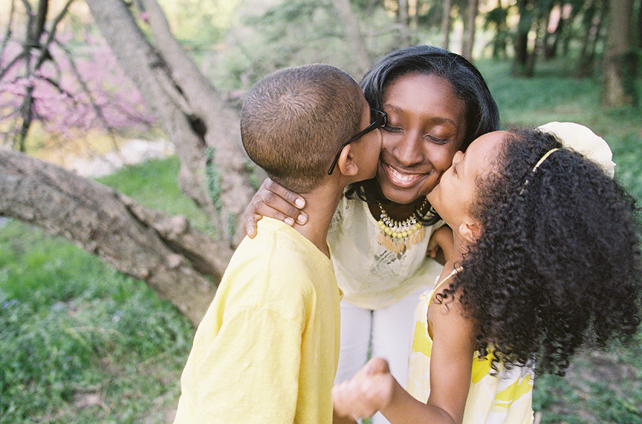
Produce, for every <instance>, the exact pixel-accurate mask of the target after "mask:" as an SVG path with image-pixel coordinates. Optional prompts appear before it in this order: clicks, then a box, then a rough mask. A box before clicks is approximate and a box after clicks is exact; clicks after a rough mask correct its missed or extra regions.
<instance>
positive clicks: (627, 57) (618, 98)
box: [602, 0, 638, 107]
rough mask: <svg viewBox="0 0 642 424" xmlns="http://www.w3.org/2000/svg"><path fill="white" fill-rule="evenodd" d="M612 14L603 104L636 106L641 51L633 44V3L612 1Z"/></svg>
mask: <svg viewBox="0 0 642 424" xmlns="http://www.w3.org/2000/svg"><path fill="white" fill-rule="evenodd" d="M609 11H610V14H609V24H608V35H607V45H606V52H605V57H604V61H605V64H604V90H603V95H602V102H603V103H604V105H606V106H615V107H621V106H628V105H634V104H637V101H638V98H637V93H636V89H635V77H636V68H637V52H636V51H635V50H634V49H633V43H632V42H631V39H632V32H631V30H632V27H631V20H632V16H633V0H611V1H610V7H609Z"/></svg>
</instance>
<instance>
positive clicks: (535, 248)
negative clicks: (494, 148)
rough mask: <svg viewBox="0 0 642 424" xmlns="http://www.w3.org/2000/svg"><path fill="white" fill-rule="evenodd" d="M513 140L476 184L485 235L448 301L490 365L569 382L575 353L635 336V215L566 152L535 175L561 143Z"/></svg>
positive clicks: (516, 134)
mask: <svg viewBox="0 0 642 424" xmlns="http://www.w3.org/2000/svg"><path fill="white" fill-rule="evenodd" d="M510 132H511V134H510V135H509V136H508V137H507V138H506V140H505V142H504V144H503V146H502V148H501V151H500V152H499V155H498V160H497V162H496V164H495V167H494V171H493V172H491V173H490V175H489V176H488V177H484V178H483V179H480V180H479V181H478V182H479V195H478V198H477V200H476V202H475V204H474V205H472V207H471V210H470V212H471V214H472V216H474V217H476V218H477V219H478V220H479V222H480V223H481V225H482V228H483V230H482V234H481V236H480V238H479V240H478V242H477V243H476V244H475V245H474V246H472V247H471V248H470V249H469V251H468V252H467V253H466V255H465V256H464V260H463V263H462V264H461V265H462V267H463V269H462V270H461V272H459V273H458V274H457V275H456V277H455V278H454V279H453V284H452V285H451V287H450V290H448V292H447V294H446V297H450V296H448V294H450V295H451V296H452V295H453V294H454V293H455V292H457V293H458V295H460V296H459V298H460V301H461V303H462V306H463V307H464V310H465V311H467V312H468V313H469V314H470V317H471V318H472V319H473V320H474V321H475V322H476V323H477V326H478V327H477V328H478V334H477V342H478V348H479V352H480V354H481V356H486V354H487V353H488V352H489V351H491V350H492V352H493V359H492V360H493V362H494V363H493V365H494V366H495V365H496V362H498V361H499V362H502V363H503V364H505V365H507V366H509V367H510V366H511V365H520V366H523V365H526V364H532V365H533V366H534V368H535V370H536V372H538V373H556V374H559V375H563V374H564V372H565V369H566V368H567V367H568V365H569V359H570V357H571V356H572V355H573V354H574V353H575V352H576V350H577V349H578V348H579V347H581V346H583V345H590V346H597V347H603V346H605V345H606V344H607V342H609V341H610V340H612V339H619V340H622V341H628V340H629V339H630V338H631V336H632V335H633V334H635V333H636V331H637V329H638V326H639V324H640V314H641V312H640V306H641V305H640V302H641V280H642V272H641V264H640V247H639V242H640V240H639V238H638V237H639V215H638V212H639V211H638V209H637V208H636V206H635V200H634V199H633V198H632V197H631V196H630V195H629V194H627V192H626V191H625V190H624V189H623V188H622V186H621V185H620V184H618V182H617V181H615V180H614V179H612V178H610V177H608V176H607V175H606V174H605V173H604V172H603V170H602V169H601V168H600V167H599V166H598V165H597V164H595V163H594V162H591V161H589V160H587V159H585V158H584V157H583V156H582V155H580V154H579V153H576V152H573V151H571V150H569V149H564V148H561V149H559V150H558V151H555V152H554V153H553V154H551V155H550V156H549V157H548V158H547V159H546V160H545V161H544V162H542V164H541V165H540V166H539V167H538V168H537V169H536V170H535V171H533V166H534V165H535V163H537V161H538V160H539V159H540V158H541V157H542V156H543V155H544V154H545V153H546V152H547V151H549V150H550V149H552V148H555V147H561V145H560V143H559V141H558V140H557V139H556V138H555V136H553V135H551V134H549V133H543V132H540V131H538V130H517V129H514V130H511V131H510ZM526 180H528V183H526ZM450 298H451V299H453V298H456V297H450Z"/></svg>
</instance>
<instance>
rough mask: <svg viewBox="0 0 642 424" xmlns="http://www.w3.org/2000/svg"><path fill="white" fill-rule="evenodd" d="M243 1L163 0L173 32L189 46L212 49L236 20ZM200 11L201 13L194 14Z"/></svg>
mask: <svg viewBox="0 0 642 424" xmlns="http://www.w3.org/2000/svg"><path fill="white" fill-rule="evenodd" d="M239 3H241V0H160V1H159V4H160V5H161V6H162V7H163V11H164V12H165V15H166V16H167V19H168V20H169V22H170V25H171V27H172V30H173V33H174V35H175V36H176V38H178V39H179V40H180V41H181V43H182V44H183V46H184V47H185V48H187V49H191V50H193V49H195V48H209V47H210V46H211V45H212V44H214V43H217V42H220V41H222V40H223V36H224V35H225V33H226V31H227V30H228V29H229V27H230V26H231V25H232V24H234V23H236V19H237V18H236V16H235V15H234V11H235V9H236V7H237V6H238V5H239ZM195 11H198V13H195Z"/></svg>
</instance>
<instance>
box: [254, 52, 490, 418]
mask: <svg viewBox="0 0 642 424" xmlns="http://www.w3.org/2000/svg"><path fill="white" fill-rule="evenodd" d="M361 87H362V89H363V91H364V94H365V96H366V99H367V100H368V103H370V107H372V108H375V109H378V110H382V111H383V112H385V113H386V114H387V118H388V120H387V123H386V125H385V126H384V127H383V131H382V135H383V147H382V151H381V155H380V160H379V167H378V172H377V176H376V178H374V179H371V180H368V181H365V182H362V183H358V184H354V185H352V186H351V187H349V188H348V190H346V192H345V195H344V196H343V198H342V199H341V202H340V204H339V207H338V208H337V212H336V213H335V216H334V219H333V223H332V226H331V228H330V232H329V234H328V244H329V246H330V250H331V252H332V261H333V264H334V268H335V273H336V276H337V281H338V283H339V287H340V288H341V289H342V290H343V293H344V297H343V300H342V302H341V355H340V358H339V366H338V371H337V377H336V379H335V382H337V383H338V382H341V381H344V380H346V379H349V378H351V377H352V376H353V375H354V374H355V373H356V372H357V371H358V370H359V369H360V368H361V367H362V365H363V364H364V363H365V362H366V360H367V357H368V352H369V349H370V348H371V353H372V355H373V356H375V355H377V356H383V357H386V358H388V359H389V361H390V367H391V370H392V374H393V375H394V376H395V377H396V378H397V380H398V381H400V382H401V383H402V384H404V383H405V381H406V379H407V368H408V354H409V347H410V340H411V333H412V328H413V322H414V318H413V316H414V315H413V314H414V310H415V307H416V305H417V303H418V301H419V294H420V293H422V292H424V291H425V290H426V286H427V285H430V284H432V282H433V281H434V280H435V278H436V277H437V276H438V275H439V273H440V272H441V269H442V266H441V264H440V263H438V262H437V261H436V260H434V259H433V258H431V257H430V256H428V255H427V251H428V245H429V241H430V237H431V235H432V233H433V231H434V230H435V229H437V228H439V227H440V226H441V225H443V222H441V221H440V220H439V217H438V216H437V215H436V214H435V213H433V212H431V207H430V205H429V203H428V202H427V200H426V194H427V193H429V192H430V191H431V190H432V189H433V188H434V187H435V185H436V184H437V182H438V181H439V178H440V176H441V174H442V173H443V172H444V171H445V170H446V169H447V168H448V167H449V166H450V164H451V162H452V158H453V155H454V154H455V152H457V151H458V150H464V149H465V148H466V146H468V144H470V142H472V140H474V139H475V138H476V137H478V136H479V135H481V134H484V133H486V132H489V131H492V130H495V129H497V127H498V125H499V114H498V111H497V106H496V105H495V101H494V100H493V98H492V96H491V94H490V91H489V90H488V87H487V86H486V83H485V81H484V79H483V77H482V76H481V74H480V73H479V71H478V70H477V69H476V68H475V67H474V66H473V65H471V64H470V63H469V62H468V61H467V60H466V59H464V58H463V57H461V56H459V55H457V54H454V53H451V52H449V51H446V50H443V49H440V48H438V47H432V46H414V47H409V48H406V49H401V50H397V51H394V52H392V53H390V54H388V55H387V56H385V57H383V58H382V59H381V60H380V61H379V62H378V63H377V64H376V65H375V66H374V67H373V69H372V70H370V71H369V72H368V73H367V74H366V75H365V76H364V78H363V80H362V81H361ZM274 194H276V196H275V195H274ZM304 201H305V199H303V198H302V197H301V196H298V195H296V194H295V193H292V192H290V191H287V190H285V189H284V188H283V187H280V186H278V185H277V184H275V183H274V182H273V181H270V180H266V181H265V182H264V183H263V185H262V187H261V188H260V189H259V191H258V192H257V193H256V195H255V196H254V199H253V201H252V202H251V203H250V205H249V206H248V208H247V210H246V214H245V221H246V230H247V233H248V235H249V236H250V237H253V236H254V235H255V234H256V221H257V220H258V219H260V216H269V217H272V218H276V219H281V220H284V221H285V222H288V223H294V220H295V219H296V220H297V221H298V222H305V219H306V217H305V208H304V207H303V208H302V209H301V210H299V209H297V206H295V204H298V205H303V204H304ZM381 422H386V421H385V419H384V418H383V417H381V416H377V415H376V416H375V417H374V419H373V423H375V424H376V423H381Z"/></svg>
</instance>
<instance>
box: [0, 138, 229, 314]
mask: <svg viewBox="0 0 642 424" xmlns="http://www.w3.org/2000/svg"><path fill="white" fill-rule="evenodd" d="M0 215H2V216H8V217H12V218H16V219H19V220H21V221H24V222H27V223H30V224H34V225H37V226H40V227H43V228H45V229H47V230H48V231H50V232H52V233H55V234H58V235H61V236H63V237H65V238H66V239H68V240H70V241H72V242H74V243H75V244H76V245H78V246H80V247H81V248H83V249H84V250H86V251H88V252H90V253H93V254H96V255H98V256H99V257H100V258H101V259H102V260H103V261H105V262H106V263H108V264H110V265H112V266H114V267H115V268H116V269H118V270H119V271H121V272H123V273H125V274H127V275H130V276H132V277H135V278H138V279H141V280H144V281H145V282H146V283H147V284H148V285H149V286H150V287H151V288H152V289H154V290H155V291H156V292H157V293H158V294H159V295H160V296H161V297H163V298H166V299H168V300H170V301H171V302H172V303H173V304H174V305H176V307H178V309H179V310H180V311H181V312H182V313H184V314H185V315H186V316H187V317H189V318H190V319H191V320H192V322H194V323H198V322H199V321H200V319H201V318H202V316H203V314H204V313H205V311H206V309H207V307H208V306H209V303H210V302H211V300H212V298H213V296H214V292H215V287H216V284H217V283H218V281H219V279H220V276H221V275H222V274H223V271H224V269H225V266H226V265H227V262H228V260H229V258H230V256H231V254H232V251H231V250H230V249H229V248H228V247H227V246H226V244H225V243H221V244H216V243H214V242H213V241H212V240H211V239H210V238H209V237H208V236H206V235H204V234H202V233H200V232H198V231H196V230H194V229H192V228H190V226H189V223H188V222H187V220H186V219H185V218H184V217H172V216H169V215H166V214H164V213H162V212H160V211H155V210H151V209H148V208H145V207H143V206H142V205H140V204H138V203H136V202H135V201H133V200H132V199H130V198H128V197H127V196H124V195H123V194H121V193H118V192H116V191H115V190H113V189H111V188H109V187H106V186H103V185H101V184H98V183H97V182H95V181H92V180H89V179H86V178H82V177H79V176H77V175H76V174H74V173H71V172H69V171H66V170H64V169H62V168H60V167H58V166H55V165H52V164H49V163H46V162H42V161H39V160H37V159H34V158H32V157H30V156H27V155H24V154H22V153H18V152H14V151H9V150H0ZM205 275H207V276H208V277H210V279H208V278H206V277H205Z"/></svg>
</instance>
